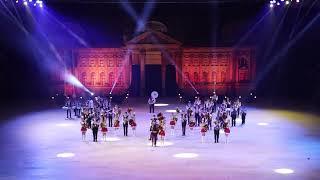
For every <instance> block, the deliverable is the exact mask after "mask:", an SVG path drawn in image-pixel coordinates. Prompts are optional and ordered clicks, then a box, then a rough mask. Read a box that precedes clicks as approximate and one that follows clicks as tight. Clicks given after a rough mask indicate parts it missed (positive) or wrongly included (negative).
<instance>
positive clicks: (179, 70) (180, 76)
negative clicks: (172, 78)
mask: <svg viewBox="0 0 320 180" xmlns="http://www.w3.org/2000/svg"><path fill="white" fill-rule="evenodd" d="M175 62H176V76H177V78H178V82H177V84H178V87H179V88H182V80H183V74H182V73H183V71H182V66H183V64H182V53H181V52H177V53H176V55H175Z"/></svg>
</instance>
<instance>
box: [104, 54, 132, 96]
mask: <svg viewBox="0 0 320 180" xmlns="http://www.w3.org/2000/svg"><path fill="white" fill-rule="evenodd" d="M130 52H131V50H130V49H128V50H127V51H126V52H125V54H124V63H123V64H122V67H121V69H120V71H118V73H117V76H116V79H115V81H114V82H113V84H112V87H111V90H110V92H109V94H110V95H111V94H112V92H113V90H114V88H115V87H116V84H117V82H118V81H119V78H120V76H121V74H122V73H123V71H124V69H125V67H127V65H129V60H130V57H129V54H130Z"/></svg>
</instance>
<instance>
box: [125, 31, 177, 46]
mask: <svg viewBox="0 0 320 180" xmlns="http://www.w3.org/2000/svg"><path fill="white" fill-rule="evenodd" d="M131 44H177V45H181V42H179V41H177V40H175V39H173V38H171V37H170V36H168V35H166V34H164V33H162V32H159V31H147V32H144V33H142V34H140V35H138V36H136V37H134V38H133V39H131V40H129V41H127V42H126V45H131Z"/></svg>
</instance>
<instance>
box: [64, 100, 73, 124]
mask: <svg viewBox="0 0 320 180" xmlns="http://www.w3.org/2000/svg"><path fill="white" fill-rule="evenodd" d="M65 107H66V108H67V119H71V109H72V104H71V100H70V98H69V97H67V101H66V105H65Z"/></svg>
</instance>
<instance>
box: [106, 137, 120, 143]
mask: <svg viewBox="0 0 320 180" xmlns="http://www.w3.org/2000/svg"><path fill="white" fill-rule="evenodd" d="M106 141H109V142H114V141H120V138H117V137H107V138H106Z"/></svg>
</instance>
